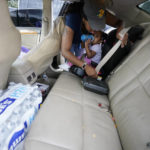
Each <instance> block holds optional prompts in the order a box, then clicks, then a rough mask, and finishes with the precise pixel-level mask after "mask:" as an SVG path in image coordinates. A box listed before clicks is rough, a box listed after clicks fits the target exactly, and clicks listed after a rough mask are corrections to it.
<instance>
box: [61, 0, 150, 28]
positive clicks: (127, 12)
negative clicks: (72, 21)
mask: <svg viewBox="0 0 150 150" xmlns="http://www.w3.org/2000/svg"><path fill="white" fill-rule="evenodd" d="M64 1H70V2H74V1H80V0H64ZM100 1H102V0H93V3H95V4H97V3H99V2H100ZM105 1H106V2H109V1H113V3H112V5H111V6H109V7H107V10H109V11H110V12H113V13H114V14H115V15H116V16H117V17H118V18H120V19H122V20H124V22H125V23H126V25H127V26H130V25H135V24H139V23H143V22H150V15H149V14H147V13H145V12H144V11H142V10H140V9H139V8H137V5H138V4H140V3H142V2H144V1H145V0H105ZM85 2H86V0H85Z"/></svg>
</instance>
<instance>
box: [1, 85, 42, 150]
mask: <svg viewBox="0 0 150 150" xmlns="http://www.w3.org/2000/svg"><path fill="white" fill-rule="evenodd" d="M41 103H42V95H41V92H40V91H39V89H38V87H37V86H31V85H23V84H21V83H19V84H15V83H10V84H9V86H8V89H7V90H6V91H0V150H22V149H23V143H24V138H25V136H26V134H27V132H28V130H29V128H30V125H31V123H32V121H33V120H34V117H35V115H36V114H37V112H38V110H39V108H40V104H41Z"/></svg>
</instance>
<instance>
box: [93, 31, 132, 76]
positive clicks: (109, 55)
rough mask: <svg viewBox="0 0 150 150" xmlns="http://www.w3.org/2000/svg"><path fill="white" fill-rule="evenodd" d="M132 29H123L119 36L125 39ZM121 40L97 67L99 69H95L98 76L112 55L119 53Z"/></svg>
mask: <svg viewBox="0 0 150 150" xmlns="http://www.w3.org/2000/svg"><path fill="white" fill-rule="evenodd" d="M129 29H130V28H125V29H122V30H121V31H120V32H119V35H120V36H121V37H122V38H123V37H124V35H125V34H126V33H127V32H128V30H129ZM121 42H122V41H121V40H119V41H118V42H117V43H116V44H115V45H114V46H113V47H112V48H111V49H110V51H109V52H108V53H107V54H106V55H105V56H104V58H103V59H102V60H101V61H100V62H99V64H98V65H97V67H96V68H95V70H96V72H97V74H98V72H99V71H100V69H101V68H102V67H103V66H104V65H105V64H106V63H107V62H108V60H109V59H110V58H111V57H112V55H113V54H114V53H115V52H116V51H117V49H118V48H119V47H120V45H121Z"/></svg>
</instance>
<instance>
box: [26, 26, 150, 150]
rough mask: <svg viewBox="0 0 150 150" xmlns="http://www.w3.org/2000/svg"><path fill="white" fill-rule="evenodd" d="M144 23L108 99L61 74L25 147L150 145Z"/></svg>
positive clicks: (114, 149) (130, 148)
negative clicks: (141, 33) (139, 37)
mask: <svg viewBox="0 0 150 150" xmlns="http://www.w3.org/2000/svg"><path fill="white" fill-rule="evenodd" d="M144 26H145V28H146V31H145V33H144V38H143V39H142V40H141V41H139V42H138V43H137V44H136V45H135V46H134V48H133V52H132V53H131V54H130V56H129V57H128V58H127V59H126V60H125V61H124V62H123V64H121V65H120V67H119V68H118V69H117V70H116V71H115V73H114V74H113V75H112V76H111V77H110V79H109V81H108V84H109V87H110V94H109V96H108V97H107V96H102V95H97V94H95V93H92V92H88V91H86V90H84V89H83V87H82V84H81V79H79V78H78V77H76V76H75V75H72V74H70V73H63V74H62V75H60V77H59V79H58V80H57V82H56V84H55V85H54V87H53V89H52V91H51V92H50V93H49V95H48V97H47V99H46V100H45V102H44V104H43V106H42V108H41V110H40V111H39V114H38V116H37V117H36V119H35V121H34V122H33V124H32V127H31V130H30V132H29V134H28V136H27V138H26V142H25V150H35V149H36V150H43V149H44V150H100V149H102V150H121V149H124V150H146V149H149V145H150V127H149V124H150V117H149V116H150V109H149V108H150V97H149V96H150V92H149V91H150V76H149V74H150V67H149V66H150V65H149V64H150V59H149V58H150V50H149V48H150V25H144ZM109 103H110V105H109ZM100 106H102V107H100ZM109 107H110V108H111V109H112V113H111V112H110V111H108V109H109ZM111 114H113V116H114V118H115V120H116V125H115V123H114V121H113V118H112V116H111ZM116 126H117V128H116Z"/></svg>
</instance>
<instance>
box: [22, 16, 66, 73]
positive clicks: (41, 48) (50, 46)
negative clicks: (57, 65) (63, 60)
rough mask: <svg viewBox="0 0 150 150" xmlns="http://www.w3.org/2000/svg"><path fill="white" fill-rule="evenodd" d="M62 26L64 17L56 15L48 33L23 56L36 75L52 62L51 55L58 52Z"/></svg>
mask: <svg viewBox="0 0 150 150" xmlns="http://www.w3.org/2000/svg"><path fill="white" fill-rule="evenodd" d="M64 27H65V24H64V18H63V17H58V18H57V19H56V20H55V21H54V23H53V28H52V29H51V31H50V32H49V34H48V35H47V36H46V37H45V38H44V39H43V40H42V41H41V42H40V43H39V44H38V45H37V46H36V47H35V48H33V49H32V50H31V51H30V52H29V53H28V54H27V55H26V56H25V57H24V59H25V60H26V61H28V62H30V63H31V64H32V66H33V68H34V70H35V73H36V75H40V74H42V73H43V72H44V71H45V70H46V69H47V68H48V67H49V66H50V64H51V63H52V60H53V57H54V56H56V55H58V54H59V53H60V49H61V38H62V33H63V31H64Z"/></svg>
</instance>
